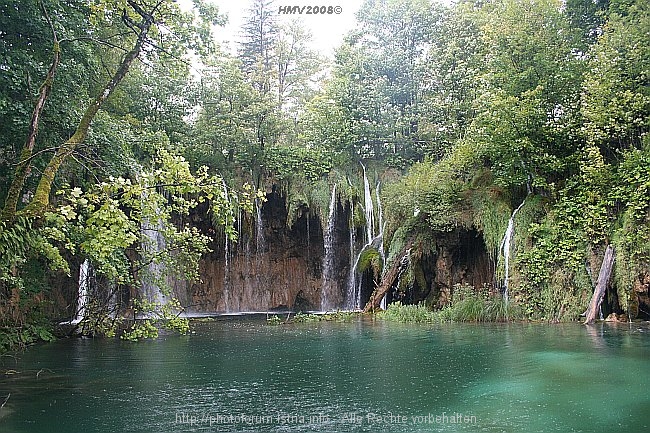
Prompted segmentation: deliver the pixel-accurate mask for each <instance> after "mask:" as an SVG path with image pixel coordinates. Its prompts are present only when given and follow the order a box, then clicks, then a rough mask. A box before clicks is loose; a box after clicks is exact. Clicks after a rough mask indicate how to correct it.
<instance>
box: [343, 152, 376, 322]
mask: <svg viewBox="0 0 650 433" xmlns="http://www.w3.org/2000/svg"><path fill="white" fill-rule="evenodd" d="M361 167H362V168H363V190H364V194H363V195H364V204H363V210H364V216H365V220H366V240H365V241H366V243H365V245H364V246H363V248H361V251H359V253H357V254H356V256H355V254H354V243H355V241H356V239H355V238H354V223H353V222H354V211H353V212H352V218H351V220H350V221H351V223H350V275H349V276H348V289H347V294H346V300H345V308H346V309H349V310H354V309H359V308H362V307H363V305H361V289H362V287H361V284H362V281H361V278H359V277H360V276H359V275H357V274H358V271H357V268H358V266H359V260H360V259H361V255H362V254H363V253H364V252H366V251H367V250H368V249H369V248H374V249H376V250H377V251H378V252H379V257H380V258H381V261H382V265H383V264H384V263H386V257H385V253H384V213H383V209H382V206H381V199H380V197H379V189H380V186H381V182H377V186H376V187H375V198H376V200H377V221H378V224H377V226H378V227H377V229H378V230H377V232H375V206H374V204H373V202H372V192H371V190H370V182H369V180H368V174H367V172H366V167H365V166H364V165H363V164H361ZM385 301H386V300H384V301H383V302H384V304H385Z"/></svg>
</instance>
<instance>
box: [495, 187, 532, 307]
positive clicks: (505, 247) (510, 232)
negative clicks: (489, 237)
mask: <svg viewBox="0 0 650 433" xmlns="http://www.w3.org/2000/svg"><path fill="white" fill-rule="evenodd" d="M524 203H526V199H524V200H523V201H522V202H521V204H520V205H519V207H517V209H515V210H514V211H513V212H512V215H511V216H510V219H509V220H508V228H507V229H506V232H505V234H504V235H503V240H502V241H501V246H500V248H499V249H500V250H501V254H502V255H503V265H504V267H505V276H504V279H503V299H504V300H505V302H506V305H507V304H508V278H509V276H510V251H511V250H512V239H513V237H514V234H515V216H516V215H517V212H519V209H521V208H522V206H523V205H524Z"/></svg>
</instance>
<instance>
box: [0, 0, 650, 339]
mask: <svg viewBox="0 0 650 433" xmlns="http://www.w3.org/2000/svg"><path fill="white" fill-rule="evenodd" d="M649 8H650V6H648V3H647V2H646V1H644V0H609V1H608V0H602V1H587V2H583V1H577V0H576V1H572V0H569V1H565V2H562V1H559V0H535V1H520V0H489V1H473V0H461V1H458V2H457V3H455V4H454V5H452V6H444V5H441V4H437V3H435V2H433V1H431V0H385V1H370V0H368V1H366V2H364V4H363V6H362V7H361V10H360V11H359V13H358V14H357V19H358V22H359V25H358V27H357V29H355V30H354V31H352V32H350V33H349V34H348V35H347V37H346V39H345V41H344V42H343V44H342V45H341V46H340V47H339V48H338V49H337V51H336V55H335V58H334V59H333V63H332V64H330V65H328V64H327V63H326V62H325V59H322V58H321V57H320V56H319V55H318V54H317V53H316V52H315V51H314V50H313V49H311V48H310V35H309V32H308V31H307V30H306V29H305V28H304V27H303V26H301V25H300V22H283V21H281V20H279V19H278V18H279V17H278V16H277V14H276V9H277V7H276V6H275V5H274V3H273V2H271V1H268V0H254V1H252V2H251V3H250V9H249V10H248V12H247V18H246V21H245V24H244V26H243V28H242V44H241V45H240V48H239V51H238V52H237V53H236V54H228V53H225V52H223V51H221V50H219V48H218V47H217V46H215V44H214V42H213V38H212V35H211V29H212V27H213V26H214V25H219V24H222V23H223V22H224V18H223V17H222V16H220V15H219V13H218V8H217V7H216V6H215V5H214V4H213V3H212V2H209V1H206V0H194V2H193V8H192V9H191V10H189V11H184V10H182V9H181V8H180V7H179V6H178V4H177V3H176V2H174V1H171V0H157V1H153V0H91V1H80V0H30V1H14V0H5V1H3V2H2V3H1V4H0V74H1V79H2V84H1V85H0V150H1V151H0V179H1V182H0V199H1V200H2V203H3V204H4V206H3V212H2V219H1V220H0V317H1V318H0V327H2V329H0V334H2V335H5V336H7V337H3V340H0V345H2V346H3V347H4V346H13V345H16V344H18V343H27V342H29V341H32V340H33V339H34V338H37V339H38V338H42V339H47V338H49V337H50V334H49V333H48V323H49V320H50V319H52V318H53V317H52V316H53V315H54V314H55V313H54V312H60V311H61V310H62V309H61V305H58V306H57V305H56V302H58V301H56V300H55V299H54V298H55V297H54V295H53V292H54V291H53V287H54V286H56V285H57V284H60V282H59V281H60V275H61V273H62V274H63V275H65V274H67V275H70V276H75V275H76V268H77V267H78V266H79V264H80V263H82V262H83V261H84V260H86V259H88V260H89V261H90V262H92V264H93V266H94V269H95V272H96V273H97V276H98V277H99V278H100V279H102V281H104V282H105V284H106V285H107V286H109V287H112V288H113V289H111V290H114V291H115V292H120V293H125V292H128V293H130V294H131V295H133V294H135V293H137V292H138V290H139V288H140V287H141V286H142V285H143V284H146V283H147V280H152V279H153V280H156V284H158V285H160V286H161V287H164V286H165V284H164V283H165V278H166V277H165V274H160V273H157V271H152V272H150V270H152V269H154V270H155V269H158V268H160V267H163V268H164V269H166V270H167V272H168V273H176V274H183V275H184V276H185V277H186V278H188V279H191V278H196V277H197V273H196V269H197V268H196V265H197V263H198V259H199V258H200V257H201V254H203V253H204V252H206V251H207V250H208V249H209V248H208V245H209V242H210V236H212V235H214V233H223V232H225V233H226V235H228V236H230V238H231V239H233V240H234V239H235V238H236V236H237V233H236V231H235V230H234V228H233V222H234V221H235V218H236V215H237V213H238V212H239V210H240V209H241V210H244V211H245V210H250V209H251V205H252V203H253V201H254V200H255V199H256V198H257V199H261V198H262V197H261V195H259V194H258V193H257V192H256V190H257V189H258V188H259V189H262V190H265V189H269V188H270V185H271V184H275V185H279V186H280V190H281V192H282V194H285V195H286V196H287V200H286V203H287V207H288V211H289V218H288V223H289V224H291V223H292V222H293V220H294V218H295V217H296V213H297V210H298V209H304V208H307V209H309V211H310V212H312V213H314V214H316V215H317V216H319V217H320V218H321V221H323V222H324V221H326V217H327V215H326V212H327V208H328V201H329V197H330V195H331V188H332V186H333V184H336V185H337V188H338V189H337V191H338V193H339V195H340V196H341V198H342V199H343V200H348V201H350V203H351V204H352V206H351V209H352V213H351V221H350V225H351V226H353V227H357V228H360V227H362V226H363V225H364V224H367V222H365V221H363V214H364V209H363V208H362V207H361V205H360V202H361V201H362V200H363V196H364V185H363V182H362V181H361V173H362V170H363V171H367V173H368V175H369V177H370V178H371V180H370V182H371V184H372V185H373V186H374V185H381V186H382V196H381V200H382V201H383V203H384V204H385V208H386V212H385V217H386V219H387V229H386V233H385V235H384V237H385V239H384V245H385V248H386V253H387V256H388V259H389V261H390V260H393V259H395V258H396V257H395V255H396V253H397V252H398V251H399V250H400V248H401V246H402V245H403V244H404V243H405V240H406V239H407V238H409V237H410V236H413V235H416V236H419V239H426V240H427V242H420V243H419V244H418V245H420V251H414V252H413V253H412V256H413V257H415V258H420V259H421V260H424V258H426V257H427V255H428V254H429V255H430V253H431V251H424V249H426V248H429V249H432V248H433V247H432V245H435V242H436V236H437V235H438V234H443V233H448V232H451V231H453V230H475V231H477V232H478V233H479V234H480V235H481V238H482V240H483V241H484V243H485V245H486V247H487V250H488V253H489V255H490V257H491V258H492V259H493V260H495V261H497V262H498V269H497V276H498V278H499V279H502V278H504V274H505V272H504V271H505V269H504V263H503V260H502V255H503V254H502V245H501V244H502V239H503V236H504V232H505V231H506V228H507V226H508V219H509V218H510V216H511V214H512V211H513V210H514V209H517V208H518V207H519V206H520V204H522V202H523V206H521V208H520V211H519V212H518V213H517V216H516V219H515V221H514V222H515V224H514V227H515V232H514V245H513V246H512V257H511V261H510V269H509V271H510V273H509V281H508V282H509V286H510V298H511V299H512V300H513V302H515V303H517V304H519V306H520V307H521V314H522V315H523V316H524V317H528V318H536V319H546V320H566V319H576V318H577V317H578V316H579V314H580V313H582V312H583V311H584V309H585V307H586V302H587V300H588V297H589V296H590V294H591V292H592V291H593V284H594V280H595V276H594V274H595V273H597V272H598V266H599V262H600V260H601V258H602V254H603V251H604V248H605V246H606V245H609V244H612V245H614V246H615V247H616V254H617V260H616V266H615V284H614V286H615V288H616V292H617V293H616V294H617V301H616V303H617V308H618V309H619V310H621V311H624V312H627V313H628V314H630V315H631V316H637V315H638V314H640V313H644V314H650V313H649V312H640V311H639V310H638V308H639V305H638V297H637V296H636V294H635V290H636V289H638V288H639V287H640V286H639V285H640V284H641V283H642V282H643V281H644V280H645V279H649V280H650V275H648V274H649V273H648V269H650V239H649V235H648V233H649V231H648V229H650V214H649V212H650V199H649V198H648V196H649V193H650V191H649V189H650V138H649V137H648V129H649V128H650V116H649V114H650V86H649V85H648V76H649V75H650V71H649V70H648V68H649V65H650V49H649V47H650V40H649V39H650V14H649ZM314 83H317V85H314ZM360 162H363V163H364V164H365V165H364V167H363V168H362V166H361V165H360V164H359V163H360ZM377 188H379V186H377ZM373 195H374V194H373ZM379 198H380V197H379V196H375V197H373V198H372V200H375V201H378V200H379ZM197 214H201V215H202V219H203V220H207V221H209V222H210V223H211V224H212V225H213V226H214V230H212V229H211V230H208V231H206V230H203V231H202V230H200V229H199V228H197V227H196V226H195V225H192V224H190V220H192V218H191V216H193V215H197ZM147 230H149V231H151V230H154V231H159V232H160V233H161V234H162V237H163V238H164V240H165V242H164V245H165V247H164V248H162V249H161V250H159V249H152V248H151V246H150V245H149V246H148V245H147V243H148V242H150V240H148V239H150V235H147ZM427 245H428V246H427ZM373 254H375V255H378V253H377V251H376V250H374V252H373ZM371 261H372V263H373V265H372V266H373V268H377V269H376V270H377V272H381V269H380V268H381V264H378V263H377V260H370V259H367V260H366V262H368V263H370V262H371ZM365 266H366V267H368V266H369V265H367V264H366V265H365ZM422 269H423V268H422V266H421V265H419V264H418V263H417V260H415V261H414V262H413V266H412V268H411V269H410V270H409V272H408V275H411V276H412V280H413V281H415V280H418V281H424V280H425V278H424V277H423V276H422V275H421V274H422V273H423V270H422ZM148 273H149V275H148ZM498 285H502V284H501V283H499V284H497V286H498ZM498 288H499V287H497V289H498ZM635 288H636V289H635ZM475 290H476V292H477V295H476V297H475V298H472V297H468V299H483V298H481V295H480V292H481V290H483V289H482V288H475ZM132 297H133V298H137V297H134V296H132ZM468 302H469V301H468ZM457 304H458V305H462V303H460V301H459V303H457ZM494 305H498V303H494ZM484 307H485V305H484ZM66 308H67V311H68V312H69V311H70V309H71V308H72V309H74V306H72V307H71V306H67V307H66ZM129 308H135V304H130V305H129ZM402 308H403V307H402ZM456 308H461V307H456ZM494 308H496V309H497V310H495V313H494V314H495V316H494V318H496V319H500V318H502V316H499V314H501V313H499V312H498V307H494ZM63 309H65V308H63ZM91 310H92V311H93V312H92V314H91V315H92V316H97V315H100V316H101V314H103V313H101V312H102V311H104V312H105V311H106V306H105V305H101V304H90V305H89V307H88V311H91ZM154 310H155V308H154ZM390 311H391V310H389V312H390ZM454 311H455V310H454ZM56 314H58V313H56ZM400 314H401V313H400ZM490 314H492V313H490ZM106 317H113V316H111V315H108V316H106ZM57 319H58V317H57ZM454 320H455V319H454ZM475 320H481V319H479V318H476V319H475ZM93 323H95V326H90V324H86V325H88V326H85V327H84V326H81V329H82V330H83V332H87V333H100V334H101V333H103V334H110V333H111V332H112V331H110V330H109V328H110V329H113V328H114V325H115V322H114V321H111V322H110V326H109V325H107V322H106V321H103V320H95V321H94V322H93ZM178 325H179V326H178V328H181V329H182V328H183V327H184V326H183V324H178ZM107 326H108V327H107ZM143 326H145V325H143ZM111 327H113V328H111ZM150 331H151V332H150ZM129 332H130V333H127V334H125V335H126V336H127V337H126V338H133V339H135V338H137V337H139V336H140V337H141V336H147V335H149V334H153V331H152V330H151V329H149V328H146V327H145V328H142V329H139V330H138V329H134V330H131V331H129Z"/></svg>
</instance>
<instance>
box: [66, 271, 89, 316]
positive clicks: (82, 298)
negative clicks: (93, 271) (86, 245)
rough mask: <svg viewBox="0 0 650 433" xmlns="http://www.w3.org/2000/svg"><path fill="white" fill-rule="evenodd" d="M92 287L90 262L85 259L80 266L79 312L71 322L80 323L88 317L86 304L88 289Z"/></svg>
mask: <svg viewBox="0 0 650 433" xmlns="http://www.w3.org/2000/svg"><path fill="white" fill-rule="evenodd" d="M89 287H90V262H89V261H88V259H86V260H84V261H83V263H82V264H81V265H80V266H79V286H78V295H77V314H75V317H74V320H72V322H70V323H71V324H75V325H76V324H78V323H80V322H81V321H82V320H83V319H84V318H85V317H86V304H87V303H88V289H89Z"/></svg>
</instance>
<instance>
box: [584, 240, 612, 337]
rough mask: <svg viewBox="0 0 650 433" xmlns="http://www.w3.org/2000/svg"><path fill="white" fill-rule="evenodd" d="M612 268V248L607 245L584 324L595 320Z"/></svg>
mask: <svg viewBox="0 0 650 433" xmlns="http://www.w3.org/2000/svg"><path fill="white" fill-rule="evenodd" d="M613 266H614V247H613V246H611V245H608V246H607V249H606V250H605V257H604V258H603V264H602V265H601V266H600V272H599V273H598V281H597V282H596V289H595V290H594V294H593V296H592V297H591V302H589V307H588V308H587V318H586V319H585V322H584V323H585V324H589V323H594V320H596V315H597V314H598V311H599V309H600V304H601V303H602V302H603V296H604V295H605V291H606V290H607V285H608V284H609V278H610V277H611V275H612V267H613Z"/></svg>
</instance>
